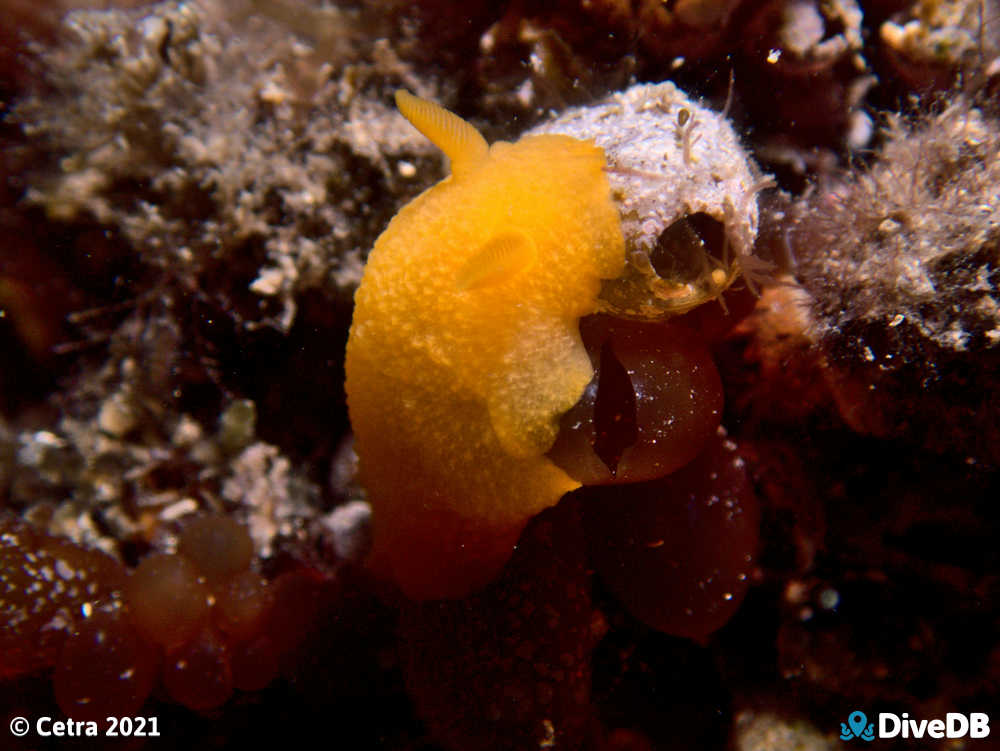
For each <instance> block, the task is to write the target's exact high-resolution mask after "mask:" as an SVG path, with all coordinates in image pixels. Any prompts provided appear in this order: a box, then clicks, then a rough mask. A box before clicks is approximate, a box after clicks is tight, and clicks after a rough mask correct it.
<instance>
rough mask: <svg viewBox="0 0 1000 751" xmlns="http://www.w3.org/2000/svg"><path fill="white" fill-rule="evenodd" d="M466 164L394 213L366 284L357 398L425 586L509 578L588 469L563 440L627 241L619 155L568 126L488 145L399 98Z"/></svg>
mask: <svg viewBox="0 0 1000 751" xmlns="http://www.w3.org/2000/svg"><path fill="white" fill-rule="evenodd" d="M397 103H398V104H399V105H400V109H401V110H402V111H403V113H404V114H405V115H406V116H407V117H408V118H409V119H410V120H411V122H413V123H414V125H415V126H416V127H417V128H418V129H419V130H421V131H422V132H423V133H424V134H425V135H427V136H428V137H429V138H430V139H431V140H432V141H433V142H434V143H435V144H437V145H438V146H440V147H441V148H442V149H443V150H444V151H445V153H446V154H447V155H448V156H449V157H450V158H451V165H452V174H451V176H449V177H447V178H445V179H444V180H442V181H441V182H440V183H438V184H437V185H435V186H433V187H432V188H430V189H428V190H427V191H425V192H424V193H423V194H421V195H420V196H418V197H417V198H416V199H414V200H413V201H412V202H411V203H410V204H408V205H407V206H405V207H403V209H402V210H400V212H399V213H398V214H397V215H396V216H395V218H393V220H392V221H391V222H390V223H389V226H388V227H387V228H386V230H385V231H384V232H383V233H382V235H381V236H380V237H379V238H378V240H377V241H376V243H375V247H374V249H373V250H372V251H371V254H370V256H369V258H368V264H367V266H366V268H365V273H364V278H363V279H362V282H361V286H360V287H359V289H358V291H357V295H356V296H355V311H354V321H353V324H352V326H351V332H350V338H349V340H348V343H347V363H346V369H347V384H346V388H347V400H348V407H349V409H350V416H351V423H352V426H353V428H354V433H355V440H356V448H357V453H358V457H359V460H360V469H361V480H362V482H363V484H364V486H365V488H366V489H367V491H368V493H369V498H370V500H371V503H372V505H373V509H374V549H373V553H372V565H373V566H374V567H375V568H376V570H378V571H380V572H382V573H383V574H385V575H387V576H388V577H389V578H391V579H392V580H393V581H395V583H396V584H398V585H399V587H400V588H401V589H402V590H403V592H404V593H405V594H406V595H408V596H409V597H412V598H414V599H429V598H445V597H458V596H462V595H465V594H467V593H469V592H470V591H472V590H474V589H476V588H478V587H480V586H482V585H484V584H486V583H487V582H489V581H491V580H492V579H493V578H494V577H495V576H496V575H497V574H498V573H499V571H500V569H501V568H502V567H503V565H504V563H506V561H507V559H508V558H509V557H510V554H511V552H512V549H513V547H514V545H515V544H516V542H517V538H518V535H519V534H520V532H521V530H522V528H523V527H524V525H525V524H526V523H527V521H528V520H529V519H530V518H531V517H532V516H534V515H535V514H537V513H538V512H539V511H541V510H542V509H544V508H546V507H548V506H551V505H553V504H555V503H556V502H558V500H559V498H560V496H562V495H563V494H564V493H566V492H567V491H570V490H572V489H574V488H575V487H576V486H577V484H578V483H576V482H575V481H573V480H572V479H570V477H569V476H568V475H566V473H565V472H563V471H562V470H561V469H559V468H558V467H556V466H555V465H554V464H553V463H552V462H551V461H550V460H549V459H548V458H546V456H545V455H544V454H545V452H546V451H547V450H548V449H549V448H550V447H551V445H552V443H553V441H554V440H555V437H556V432H557V430H558V420H559V417H560V415H562V414H563V413H564V412H566V411H567V410H568V409H569V408H570V407H571V406H572V405H573V404H574V403H576V401H577V400H578V399H579V398H580V396H581V394H582V393H583V390H584V388H585V387H586V385H587V383H588V382H589V381H590V379H591V377H592V375H593V372H592V368H591V365H590V360H589V358H588V357H587V354H586V351H585V350H584V347H583V343H582V342H581V340H580V333H579V329H578V325H577V324H578V321H579V319H580V317H581V316H584V315H587V314H589V313H592V312H594V311H595V310H596V308H597V294H598V292H599V289H600V280H601V279H604V278H612V277H615V276H617V275H618V274H620V273H621V271H622V268H623V266H624V252H625V251H624V240H623V237H622V231H621V226H620V223H619V219H618V211H617V209H616V208H615V205H614V204H613V202H612V200H611V195H610V191H609V187H608V183H607V180H606V178H605V176H604V172H603V168H604V154H603V152H602V151H601V149H599V148H597V147H596V146H594V145H593V144H591V143H589V142H585V141H580V140H577V139H573V138H569V137H567V136H554V135H545V136H533V137H526V138H523V139H521V140H520V141H518V142H517V143H515V144H510V143H504V142H498V143H495V144H493V145H492V147H487V146H486V143H485V141H483V139H482V137H481V136H480V135H479V134H478V132H477V131H475V129H473V128H472V127H471V126H470V125H468V124H467V123H465V122H464V121H462V120H460V119H459V118H457V117H456V116H454V115H452V114H451V113H448V112H446V111H444V110H441V109H440V108H438V107H436V105H432V104H430V103H429V102H425V101H423V100H419V99H416V98H415V97H411V96H409V95H407V94H405V92H401V93H400V94H398V95H397Z"/></svg>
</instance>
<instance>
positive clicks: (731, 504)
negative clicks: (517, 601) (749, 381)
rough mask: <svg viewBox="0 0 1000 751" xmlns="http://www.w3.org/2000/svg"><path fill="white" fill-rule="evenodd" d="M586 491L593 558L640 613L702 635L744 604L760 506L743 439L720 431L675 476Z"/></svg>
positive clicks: (679, 632) (662, 626) (662, 625)
mask: <svg viewBox="0 0 1000 751" xmlns="http://www.w3.org/2000/svg"><path fill="white" fill-rule="evenodd" d="M578 493H579V495H580V496H581V503H582V508H583V512H584V513H583V518H584V527H585V529H586V531H587V536H588V540H589V544H590V550H591V555H592V557H593V561H594V566H595V568H596V569H597V572H598V573H599V574H600V576H601V579H602V580H603V581H604V583H605V584H606V585H607V586H608V588H609V589H610V590H611V591H612V592H614V593H615V594H616V595H617V596H618V597H619V598H620V599H621V601H622V602H623V603H624V604H625V606H626V607H627V608H628V610H629V611H630V612H631V613H632V614H633V615H634V616H636V617H637V618H639V620H641V621H643V622H645V623H646V624H648V625H650V626H652V627H653V628H656V629H659V630H661V631H664V632H666V633H668V634H672V635H674V636H685V637H688V638H691V639H695V640H703V639H705V638H706V637H707V636H708V635H709V634H711V633H712V632H713V631H715V630H716V629H718V628H719V627H720V626H722V625H723V624H725V623H726V621H728V620H729V618H730V617H732V615H733V613H735V612H736V610H737V608H738V607H739V605H740V603H741V602H742V600H743V596H744V595H745V594H746V591H747V588H748V586H749V584H750V579H751V574H752V573H753V569H754V566H755V556H756V551H757V545H758V536H759V525H760V511H759V507H758V503H757V499H756V497H755V496H754V493H753V490H752V488H751V486H750V482H749V479H748V477H747V474H746V470H745V469H744V466H743V461H742V460H741V459H740V457H739V454H738V453H737V451H736V447H735V444H732V443H731V442H729V441H727V440H726V439H725V438H724V437H722V436H717V437H715V438H713V440H712V441H711V442H710V443H709V445H708V446H707V447H706V448H705V450H704V451H703V452H702V453H701V455H700V456H699V457H698V458H697V459H695V460H694V461H693V462H691V463H690V464H689V465H687V466H686V467H684V468H683V469H681V470H679V471H678V472H675V473H674V474H672V475H669V476H667V477H664V478H662V479H659V480H654V481H652V482H647V483H640V484H635V485H623V486H612V487H602V488H584V489H583V490H580V491H578Z"/></svg>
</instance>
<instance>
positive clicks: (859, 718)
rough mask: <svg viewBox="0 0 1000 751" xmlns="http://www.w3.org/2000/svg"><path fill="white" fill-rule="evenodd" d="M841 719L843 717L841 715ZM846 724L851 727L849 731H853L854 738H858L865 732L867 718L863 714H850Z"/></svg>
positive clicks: (856, 712)
mask: <svg viewBox="0 0 1000 751" xmlns="http://www.w3.org/2000/svg"><path fill="white" fill-rule="evenodd" d="M841 717H843V715H841ZM847 724H848V725H850V726H851V730H852V731H854V737H855V738H860V737H861V734H862V733H863V732H865V725H867V724H868V718H867V717H866V716H865V713H864V712H858V711H855V712H851V714H850V716H849V717H848V718H847Z"/></svg>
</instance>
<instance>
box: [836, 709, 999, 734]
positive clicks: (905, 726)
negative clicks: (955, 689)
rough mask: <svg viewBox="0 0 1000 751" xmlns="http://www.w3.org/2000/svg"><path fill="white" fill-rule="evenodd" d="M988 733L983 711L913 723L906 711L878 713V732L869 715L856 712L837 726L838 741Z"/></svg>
mask: <svg viewBox="0 0 1000 751" xmlns="http://www.w3.org/2000/svg"><path fill="white" fill-rule="evenodd" d="M989 734H990V716H989V715H988V714H986V713H985V712H970V713H969V714H967V715H966V714H961V713H960V712H949V713H948V714H946V715H945V717H944V719H941V718H936V719H933V720H914V719H911V718H910V715H909V714H908V713H906V712H903V714H901V715H898V714H893V713H892V712H879V714H878V733H877V734H876V732H875V723H874V722H868V716H867V715H866V714H865V713H864V712H862V711H861V710H858V709H855V710H854V711H853V712H851V714H849V715H848V716H847V722H842V723H840V740H842V741H849V740H853V739H855V738H860V739H861V740H863V741H872V740H875V738H915V739H919V738H966V737H968V738H986V737H987V736H988V735H989Z"/></svg>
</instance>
